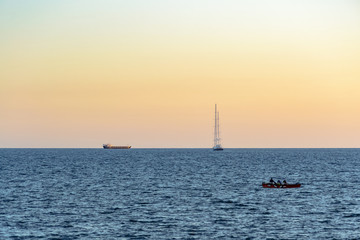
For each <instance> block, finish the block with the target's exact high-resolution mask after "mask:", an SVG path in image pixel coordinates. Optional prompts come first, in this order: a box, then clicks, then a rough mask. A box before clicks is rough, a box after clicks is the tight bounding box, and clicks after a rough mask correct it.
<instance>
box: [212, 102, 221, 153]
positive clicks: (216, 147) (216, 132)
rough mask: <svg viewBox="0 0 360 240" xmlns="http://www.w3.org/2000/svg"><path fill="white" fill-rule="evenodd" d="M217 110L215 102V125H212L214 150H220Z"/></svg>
mask: <svg viewBox="0 0 360 240" xmlns="http://www.w3.org/2000/svg"><path fill="white" fill-rule="evenodd" d="M219 125H220V124H219V112H218V111H217V104H215V126H214V147H213V149H214V150H222V147H221V143H220V126H219Z"/></svg>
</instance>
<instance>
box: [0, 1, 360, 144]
mask: <svg viewBox="0 0 360 240" xmlns="http://www.w3.org/2000/svg"><path fill="white" fill-rule="evenodd" d="M359 92H360V1H356V0H293V1H289V0H272V1H268V0H221V1H220V0H197V1H194V0H182V1H169V0H131V1H125V0H75V1H74V0H62V1H55V0H53V1H51V0H33V1H25V0H23V1H21V0H19V1H13V0H0V148H16V147H24V148H27V147H29V148H57V147H59V148H98V147H102V144H103V143H112V144H113V145H131V146H133V147H134V148H210V147H212V143H213V128H214V105H215V103H216V104H217V105H218V110H219V113H220V132H221V133H220V134H221V138H222V144H223V147H224V148H328V147H329V148H336V147H339V148H343V147H349V148H359V147H360V93H359Z"/></svg>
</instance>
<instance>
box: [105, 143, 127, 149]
mask: <svg viewBox="0 0 360 240" xmlns="http://www.w3.org/2000/svg"><path fill="white" fill-rule="evenodd" d="M103 148H104V149H130V148H131V146H113V145H111V144H110V143H107V144H103Z"/></svg>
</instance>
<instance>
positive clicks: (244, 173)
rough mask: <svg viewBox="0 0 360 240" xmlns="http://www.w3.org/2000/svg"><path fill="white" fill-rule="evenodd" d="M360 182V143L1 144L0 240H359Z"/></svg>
mask: <svg viewBox="0 0 360 240" xmlns="http://www.w3.org/2000/svg"><path fill="white" fill-rule="evenodd" d="M270 177H273V178H274V179H275V180H277V179H281V180H283V179H284V178H286V180H287V181H288V182H289V183H295V182H300V183H302V187H301V188H297V189H264V188H262V187H261V183H262V182H263V181H268V180H269V178H270ZM359 179H360V149H226V150H225V151H223V152H213V151H211V150H210V149H130V150H104V149H0V239H360V184H359Z"/></svg>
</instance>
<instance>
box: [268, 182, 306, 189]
mask: <svg viewBox="0 0 360 240" xmlns="http://www.w3.org/2000/svg"><path fill="white" fill-rule="evenodd" d="M262 186H263V188H299V187H301V184H300V183H295V184H288V183H287V184H281V185H278V184H273V183H265V182H263V183H262Z"/></svg>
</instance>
